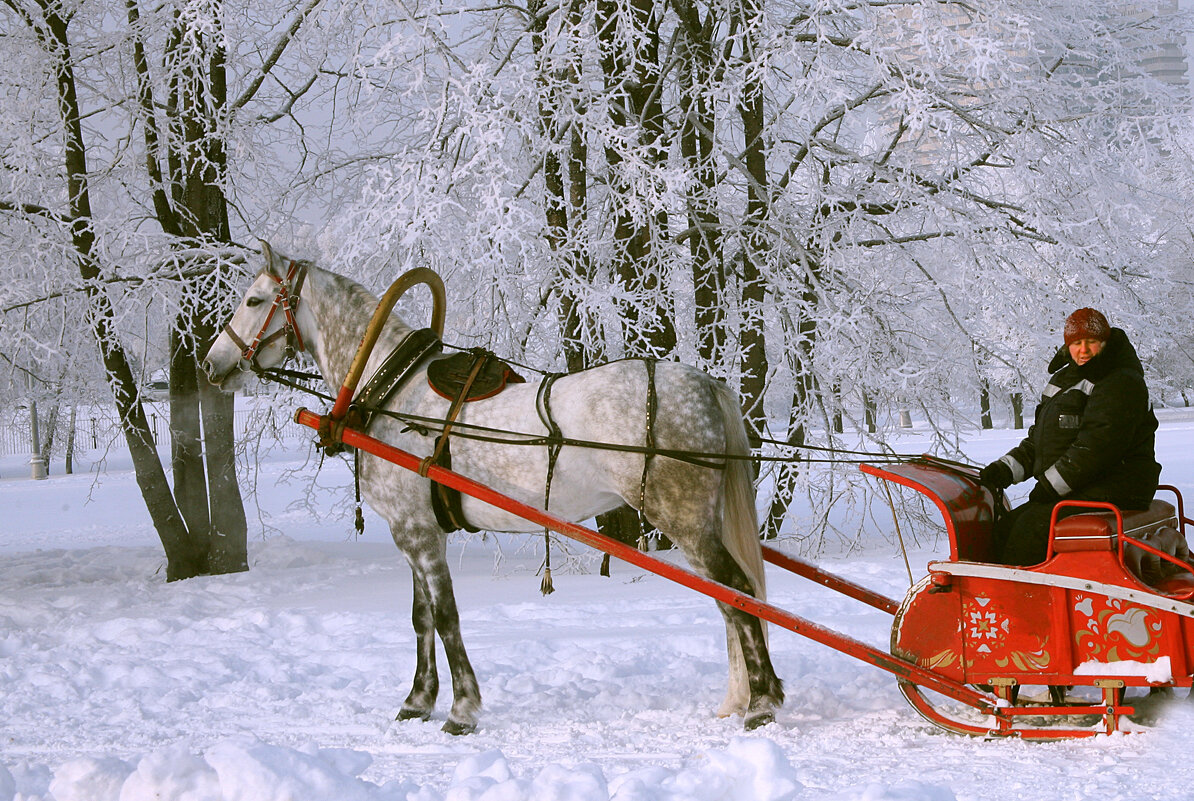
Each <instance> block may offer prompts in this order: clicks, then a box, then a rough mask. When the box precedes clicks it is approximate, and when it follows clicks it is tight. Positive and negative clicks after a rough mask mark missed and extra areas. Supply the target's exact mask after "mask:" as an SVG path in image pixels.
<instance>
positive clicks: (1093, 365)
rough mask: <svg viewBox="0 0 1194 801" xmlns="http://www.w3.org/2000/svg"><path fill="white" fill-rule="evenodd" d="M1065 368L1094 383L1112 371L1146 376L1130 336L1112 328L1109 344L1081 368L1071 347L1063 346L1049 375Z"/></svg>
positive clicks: (1050, 365) (1054, 358)
mask: <svg viewBox="0 0 1194 801" xmlns="http://www.w3.org/2000/svg"><path fill="white" fill-rule="evenodd" d="M1065 367H1069V368H1072V369H1074V370H1078V371H1079V373H1080V374H1081V375H1082V376H1083V377H1084V378H1089V379H1090V380H1092V381H1097V380H1098V379H1100V378H1102V377H1103V376H1105V375H1107V374H1108V373H1110V372H1111V371H1112V370H1120V369H1125V370H1131V371H1133V372H1136V373H1140V374H1141V375H1143V374H1144V366H1143V365H1141V363H1140V357H1139V356H1137V355H1136V348H1134V347H1132V343H1131V342H1130V341H1129V340H1128V335H1127V334H1126V333H1124V330H1123V329H1122V328H1112V329H1111V336H1110V337H1108V338H1107V344H1106V345H1104V346H1103V349H1102V350H1101V351H1099V355H1098V356H1095V357H1094V358H1093V359H1091V360H1090V361H1088V362H1087V363H1086V364H1084V365H1082V366H1081V367H1079V366H1078V365H1077V364H1076V363H1075V362H1074V360H1073V359H1072V358H1070V349H1069V347H1067V346H1065V345H1063V346H1062V347H1061V349H1060V350H1058V351H1057V353H1056V354H1055V355H1054V356H1053V360H1052V361H1050V362H1049V373H1050V374H1053V373H1056V372H1057V371H1058V370H1061V369H1063V368H1065Z"/></svg>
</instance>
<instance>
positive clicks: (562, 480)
mask: <svg viewBox="0 0 1194 801" xmlns="http://www.w3.org/2000/svg"><path fill="white" fill-rule="evenodd" d="M262 250H263V254H264V256H265V267H264V268H263V269H262V270H261V272H260V273H258V275H257V277H256V278H255V279H254V280H253V283H252V285H251V286H250V287H249V290H248V293H247V294H246V295H245V298H244V300H243V301H242V303H241V305H240V307H239V308H238V309H237V310H236V312H235V314H234V315H233V316H232V319H231V321H230V322H229V324H228V325H227V326H225V329H224V332H223V333H222V334H221V335H220V336H219V338H217V339H216V341H215V343H214V344H213V345H212V347H211V350H210V351H209V352H208V354H207V356H206V358H205V359H204V362H203V367H204V370H205V371H206V372H207V375H208V377H209V379H210V380H211V381H212V382H213V383H215V384H217V385H218V386H220V387H222V388H223V389H225V390H233V389H235V388H236V387H238V386H240V385H241V383H242V379H243V377H244V376H245V374H246V371H247V370H249V369H251V368H252V367H253V366H257V367H260V368H269V367H273V366H276V365H278V364H280V363H281V362H282V361H284V360H285V358H287V356H288V355H290V354H291V353H292V352H293V351H294V350H303V349H305V350H307V351H308V352H309V353H310V354H311V356H312V357H313V358H314V360H315V362H316V364H317V365H318V367H319V370H320V372H321V373H322V375H323V378H324V380H325V381H326V382H327V384H328V386H329V387H331V388H332V390H333V392H334V391H335V390H336V389H338V388H339V387H340V386H341V385H342V383H343V382H344V379H345V377H346V375H347V374H348V372H349V370H350V365H351V363H352V362H353V360H354V357H355V355H356V352H357V349H358V346H359V345H360V343H361V341H362V338H363V336H364V334H365V331H366V329H367V328H368V326H369V322H370V319H371V317H372V315H373V312H374V311H375V309H376V307H377V304H378V299H377V298H376V297H375V296H373V295H372V294H370V293H369V292H368V291H366V290H365V289H364V288H363V287H361V286H360V285H359V284H357V283H354V282H353V281H350V280H349V279H347V278H344V277H343V276H340V275H336V274H335V273H331V272H328V271H326V270H322V269H319V268H318V267H316V266H314V265H313V264H310V263H309V262H304V261H294V260H291V259H288V258H286V257H283V256H281V255H279V254H276V253H274V252H273V251H272V250H271V248H270V247H269V245H268V244H266V243H264V242H263V243H262ZM279 310H280V313H276V312H279ZM411 331H412V329H411V328H410V327H409V326H407V325H406V324H405V323H403V322H402V321H401V320H400V319H398V318H397V317H396V316H395V315H390V317H389V318H388V320H387V322H386V324H385V327H384V329H383V330H382V332H381V334H380V337H379V339H378V343H377V347H376V348H375V349H374V352H373V356H372V357H371V358H370V360H369V362H368V363H367V364H366V365H365V368H364V377H365V378H366V379H368V377H369V376H370V375H371V374H372V373H373V372H374V371H375V370H377V368H378V366H379V365H380V363H381V362H382V360H384V358H385V357H386V355H387V354H388V353H389V352H390V351H392V350H393V349H394V348H397V347H398V346H399V344H400V343H402V342H403V340H404V339H405V338H406V337H407V336H408V335H409V334H410V333H411ZM250 338H252V339H251V340H250ZM426 369H427V368H426V364H423V365H421V366H419V367H418V368H417V370H416V372H415V373H414V375H413V376H412V377H411V379H410V380H408V381H407V382H406V383H405V384H404V385H403V386H402V387H401V388H400V389H399V390H398V391H397V393H396V394H395V395H394V396H393V397H392V398H391V399H390V401H389V402H388V404H387V409H390V410H396V411H401V412H404V413H407V414H411V415H421V416H425V417H428V418H437V419H443V418H444V416H445V415H446V413H447V410H448V407H449V401H447V400H445V399H444V398H442V397H441V396H439V395H438V394H436V393H435V392H433V391H432V390H431V389H430V388H429V386H428V382H427V380H426ZM648 381H649V376H648V370H647V369H645V366H644V362H643V361H641V360H626V361H620V362H614V363H611V364H606V365H603V366H599V367H594V368H592V369H589V370H585V371H583V372H580V373H574V374H571V375H566V376H562V377H560V378H559V379H558V380H557V381H556V382H555V384H554V386H553V387H552V390H551V419H552V420H554V422H555V423H556V424H557V425H558V429H559V434H561V435H562V436H563V437H564V438H567V439H569V440H573V441H590V442H605V443H614V444H619V445H625V446H632V447H638V448H641V447H642V446H643V444H644V442H645V437H646V436H647V431H646V428H647V423H646V420H647V412H646V409H647V402H648V392H649V391H650V387H649V385H648ZM653 381H654V394H655V401H656V403H657V407H656V408H657V414H656V417H655V426H654V431H653V436H654V442H655V446H656V447H657V448H659V449H667V450H672V451H689V452H698V453H704V454H709V453H717V454H729V455H731V456H743V455H746V454H748V453H749V450H748V444H747V439H746V431H745V427H744V424H743V420H742V412H741V407H740V406H739V404H738V401H737V399H736V398H735V397H734V396H733V394H732V393H731V392H730V391H729V390H728V389H727V388H726V386H725V385H724V384H722V383H721V382H719V381H716V380H714V379H712V378H710V377H709V376H707V375H705V374H704V373H702V372H700V371H698V370H696V369H695V368H692V367H688V366H685V365H681V364H676V363H671V362H659V363H657V364H655V366H654V378H653ZM539 390H540V386H539V382H534V381H532V382H529V383H524V384H512V385H510V386H508V387H507V388H506V389H505V390H504V391H502V392H501V393H500V394H497V395H495V396H493V397H491V398H489V399H485V400H477V401H472V402H470V403H468V404H465V405H464V407H463V409H462V411H461V412H460V416H459V417H458V420H460V421H461V423H462V424H469V425H476V426H485V427H488V428H491V429H499V430H502V431H514V432H525V433H533V434H540V435H545V436H546V435H547V434H548V433H549V431H548V429H547V426H546V425H545V423H544V420H543V418H542V417H541V414H540V412H539V410H538V409H537V404H538V403H540V402H541V399H540V395H539ZM369 434H370V435H371V436H373V437H376V438H377V439H380V440H382V441H384V442H387V443H389V444H392V445H395V446H396V447H399V448H402V449H404V450H407V451H409V452H411V453H414V454H416V455H420V456H422V455H427V454H429V453H430V452H431V450H432V447H433V443H434V432H432V433H430V434H429V433H427V432H425V431H424V432H420V431H418V430H412V429H411V428H410V427H408V426H407V425H406V424H404V423H403V422H401V421H399V420H397V419H394V418H392V417H389V416H386V415H377V416H375V417H374V418H373V421H372V423H371V424H370V428H369ZM451 448H452V450H451V454H452V469H453V470H455V471H457V472H460V473H462V474H464V475H466V476H468V477H469V478H472V479H474V480H476V481H478V482H480V483H482V484H486V485H489V486H490V487H493V488H494V489H496V490H498V491H500V492H502V493H505V494H506V495H510V496H512V497H514V498H517V499H519V500H521V501H523V502H525V503H528V504H531V505H537V506H540V507H542V505H543V500H544V495H545V489H546V486H547V480H548V479H547V476H548V465H549V454H548V449H547V448H546V447H544V446H541V445H536V446H530V445H518V444H509V445H506V444H501V443H494V442H489V441H478V440H476V439H468V438H464V437H455V436H454V437H453V438H452V441H451ZM645 458H646V457H645V456H644V455H643V454H642V453H641V452H633V451H617V450H606V449H596V448H584V447H575V446H570V445H566V446H564V447H562V448H561V449H559V450H558V455H557V458H556V460H555V463H554V470H553V475H552V478H551V486H550V509H549V510H548V511H550V512H551V513H552V514H554V515H556V516H558V517H561V518H564V519H567V520H570V521H574V522H575V521H581V520H586V519H589V518H591V517H593V516H594V515H597V514H600V513H603V512H606V511H609V510H611V509H614V508H616V507H618V506H620V505H621V504H623V503H626V504H630V505H631V506H633V507H635V508H638V507H639V506H640V505H642V506H645V508H644V509H642V510H641V511H642V512H643V514H644V516H645V517H646V519H647V520H649V521H650V523H651V524H652V525H653V526H655V527H656V528H657V529H658V530H659V531H661V532H662V533H663V534H665V535H667V536H668V537H670V538H671V540H672V541H673V542H675V543H676V544H677V545H679V546H680V547H681V548H682V549H683V551H684V553H685V555H686V556H687V558H688V561H689V562H690V564H691V565H692V566H693V568H694V569H696V570H698V571H700V572H701V573H703V574H704V575H706V576H708V577H709V578H711V579H713V580H715V581H718V582H721V583H723V584H726V585H728V586H730V587H733V588H735V589H737V590H739V591H741V592H745V593H749V594H751V595H754V596H756V597H759V598H762V597H764V583H763V559H762V553H761V549H760V545H759V539H758V523H757V519H756V511H755V506H754V500H755V494H754V487H753V485H752V483H751V474H750V468H749V466H748V465H747V463H746V462H745V461H743V460H742V459H740V458H739V459H733V458H731V459H726V460H725V461H724V466H723V465H721V464H718V465H716V466H709V465H708V464H706V465H700V464H693V463H690V462H688V461H681V460H677V459H674V458H669V457H666V456H663V455H656V456H653V457H652V458H651V459H650V460H649V461H647V462H646V463H645V462H644V460H645ZM644 472H645V476H646V478H645V484H644V483H643V482H644ZM429 486H430V485H429V482H428V480H427V479H425V478H421V477H420V476H419V475H418V474H417V473H414V472H411V471H408V470H406V469H404V468H401V467H398V466H396V465H394V464H391V463H389V462H387V461H384V460H382V459H378V458H376V457H373V456H370V455H368V454H361V492H362V495H363V496H364V498H365V500H366V502H367V503H368V504H369V506H370V507H372V508H373V509H374V510H375V511H376V512H377V513H378V514H380V515H381V516H382V517H383V518H385V519H386V520H387V521H388V522H389V525H390V531H391V533H392V535H393V538H394V542H395V544H397V546H398V548H399V550H401V551H402V553H403V554H404V555H405V556H406V558H407V560H408V561H409V563H410V567H411V571H412V573H413V577H414V603H413V610H412V618H413V622H414V629H415V635H416V641H417V651H418V653H417V664H416V668H415V676H414V683H413V687H412V689H411V691H410V694H409V695H408V696H407V698H406V701H405V702H404V703H403V705H402V709H401V711H400V712H399V713H398V719H399V720H407V719H415V718H417V719H422V720H426V719H428V718H429V717H430V716H431V713H432V711H433V710H434V708H435V700H436V695H437V693H438V689H439V678H438V675H437V671H436V663H435V635H436V634H437V633H438V634H439V637H440V640H441V641H442V642H443V646H444V651H445V653H446V655H447V659H448V664H449V666H450V669H451V674H452V690H453V703H452V708H451V711H450V712H449V713H448V719H447V722H446V723H445V724H444V727H443V730H444V731H446V732H451V733H454V734H465V733H469V732H471V731H473V730H474V729H475V728H476V725H477V717H478V714H479V711H480V707H481V696H480V691H479V689H478V687H477V680H476V676H475V675H474V673H473V669H472V667H471V665H470V664H469V660H468V656H467V655H466V653H465V649H464V642H463V640H462V638H461V633H460V621H459V617H458V613H457V608H456V600H455V597H454V595H453V592H452V580H451V577H450V576H449V573H448V563H447V561H446V558H445V543H446V535H445V533H444V530H443V529H442V528H441V526H440V525H439V524H438V523H437V522H436V517H435V514H434V512H433V508H432V504H431V500H430V490H429ZM640 498H641V499H642V502H641V503H640ZM462 510H463V513H464V516H465V518H466V519H467V521H468V522H469V523H470V524H471V525H472V526H474V527H475V528H478V529H483V530H487V531H537V530H541V528H539V527H537V526H535V525H534V524H531V523H529V522H528V521H526V520H524V519H522V518H519V517H516V516H514V515H511V514H510V513H508V512H505V511H502V510H501V509H498V508H496V507H493V506H490V505H488V504H486V503H484V502H482V501H478V500H476V499H473V498H470V497H465V498H463V501H462ZM719 606H720V608H721V612H722V615H723V617H724V618H725V624H726V641H727V647H728V651H729V661H730V680H729V689H728V691H727V694H726V697H725V700H724V701H723V703H722V706H721V708H720V710H719V714H721V715H723V716H728V715H733V714H742V715H743V716H744V721H745V725H746V727H747V728H755V727H757V726H760V725H763V724H765V723H768V722H770V721H771V720H773V719H774V709H775V708H776V707H777V706H779V705H780V704H782V703H783V684H782V682H781V681H780V679H779V678H778V677H777V676H776V675H775V671H774V668H773V667H772V665H771V658H770V655H769V653H768V650H767V638H766V631H765V628H764V624H763V623H762V622H761V621H760V620H759V619H758V618H756V617H753V616H752V615H749V614H747V613H746V612H743V611H741V610H739V609H735V608H733V607H731V606H728V605H726V604H720V603H719Z"/></svg>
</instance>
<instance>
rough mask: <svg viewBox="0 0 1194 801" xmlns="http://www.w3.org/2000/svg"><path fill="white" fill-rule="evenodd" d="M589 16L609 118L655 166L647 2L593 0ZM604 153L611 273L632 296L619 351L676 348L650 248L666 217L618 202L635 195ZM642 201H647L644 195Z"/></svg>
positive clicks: (658, 156) (618, 163) (654, 32)
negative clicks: (594, 28) (640, 213)
mask: <svg viewBox="0 0 1194 801" xmlns="http://www.w3.org/2000/svg"><path fill="white" fill-rule="evenodd" d="M596 14H597V16H596V22H597V39H598V46H599V49H600V53H601V69H602V73H603V75H604V81H605V91H606V93H607V96H608V99H609V108H610V112H609V113H610V123H611V125H612V126H613V128H614V129H615V130H618V131H629V132H630V133H628V134H627V136H628V138H629V141H628V142H627V144H626V146H627V147H629V148H632V149H634V150H636V151H638V153H639V155H640V156H641V157H642V158H643V159H644V160H645V161H647V163H648V164H651V165H662V164H663V162H664V161H665V159H666V156H667V153H666V147H665V146H664V143H663V141H662V139H663V111H662V106H661V105H660V103H661V98H660V86H659V81H660V70H659V19H658V17H657V16H656V15H655V13H654V6H653V3H652V0H629V2H628V3H625V4H623V3H619V2H617V0H598V1H597V6H596ZM630 42H633V43H634V46H633V47H631V46H629V44H628V43H630ZM605 156H606V162H607V163H608V165H609V172H610V175H609V187H610V197H611V199H612V202H613V204H614V207H613V211H612V216H613V219H614V256H613V272H614V276H615V277H616V279H617V280H618V282H619V283H621V284H622V286H624V287H625V288H626V290H627V293H628V295H629V296H630V297H631V300H630V301H629V302H626V303H623V304H622V309H621V311H622V317H623V334H624V339H625V349H626V355H627V356H646V355H649V356H665V355H668V354H671V353H672V352H673V351H674V350H675V348H676V326H675V322H674V312H673V309H672V305H673V304H672V302H671V298H670V295H669V293H668V289H667V287H666V286H665V285H664V265H663V262H662V258H661V254H660V253H659V252H658V250H657V247H656V245H657V244H658V243H659V242H660V241H661V240H662V238H663V236H664V232H665V230H666V223H667V220H666V217H665V215H664V213H663V212H662V211H660V212H657V213H656V214H654V215H646V216H644V217H643V218H642V219H636V217H635V215H633V214H632V213H631V211H630V208H629V203H628V201H627V200H620V199H629V198H632V197H633V196H634V194H635V193H636V192H637V189H636V187H635V186H634V185H633V183H632V182H631V181H630V180H629V178H628V176H627V175H626V167H625V166H624V164H625V158H624V157H623V154H622V152H621V151H620V150H619V148H618V146H609V147H607V148H606V153H605ZM642 202H643V203H644V204H647V205H650V203H651V201H650V200H649V199H647V198H643V201H642ZM635 298H638V300H639V302H638V303H636V302H635V300H634V299H635Z"/></svg>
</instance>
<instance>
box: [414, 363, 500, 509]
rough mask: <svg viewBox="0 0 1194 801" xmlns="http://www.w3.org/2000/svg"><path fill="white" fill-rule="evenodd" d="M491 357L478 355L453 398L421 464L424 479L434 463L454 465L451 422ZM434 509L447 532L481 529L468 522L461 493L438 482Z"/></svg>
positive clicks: (433, 496)
mask: <svg viewBox="0 0 1194 801" xmlns="http://www.w3.org/2000/svg"><path fill="white" fill-rule="evenodd" d="M488 360H489V354H488V353H486V352H480V353H477V354H476V356H475V358H474V361H473V366H472V369H471V370H469V374H468V377H467V378H466V379H465V381H464V384H463V386H461V388H460V394H458V395H457V396H456V398H455V400H453V401H452V406H451V407H450V408H449V409H448V414H447V416H446V417H445V418H444V426H443V428H442V429H441V430H440V434H439V436H438V437H436V439H435V448H434V449H433V450H432V452H431V455H430V456H428V457H427V458H426V459H424V460H423V461H422V462H420V463H419V470H418V473H419V475H420V476H422V477H423V478H427V472H428V471H429V470H430V469H431V466H432V465H439V466H440V467H443V468H445V469H449V470H450V469H451V468H452V453H451V450H450V448H451V446H450V444H449V437H450V436H451V433H452V425H453V423H455V422H456V417H457V416H458V415H459V414H460V409H461V408H462V407H463V406H464V402H465V399H466V398H467V397H468V393H469V390H470V389H472V386H473V382H474V381H476V380H477V376H478V375H480V373H481V369H482V368H483V367H484V366H485V362H487V361H488ZM431 509H432V511H433V512H435V519H436V522H438V523H439V525H440V528H442V529H444V531H445V532H452V531H455V530H457V529H460V528H463V529H464V530H465V531H469V532H473V531H479V530H480V529H478V528H475V527H474V526H472V525H469V522H468V520H466V519H465V517H464V510H463V509H462V508H461V504H460V493H459V492H458V491H457V490H454V489H452V488H451V487H445V486H444V485H443V484H440V483H439V482H436V481H433V482H431Z"/></svg>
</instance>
